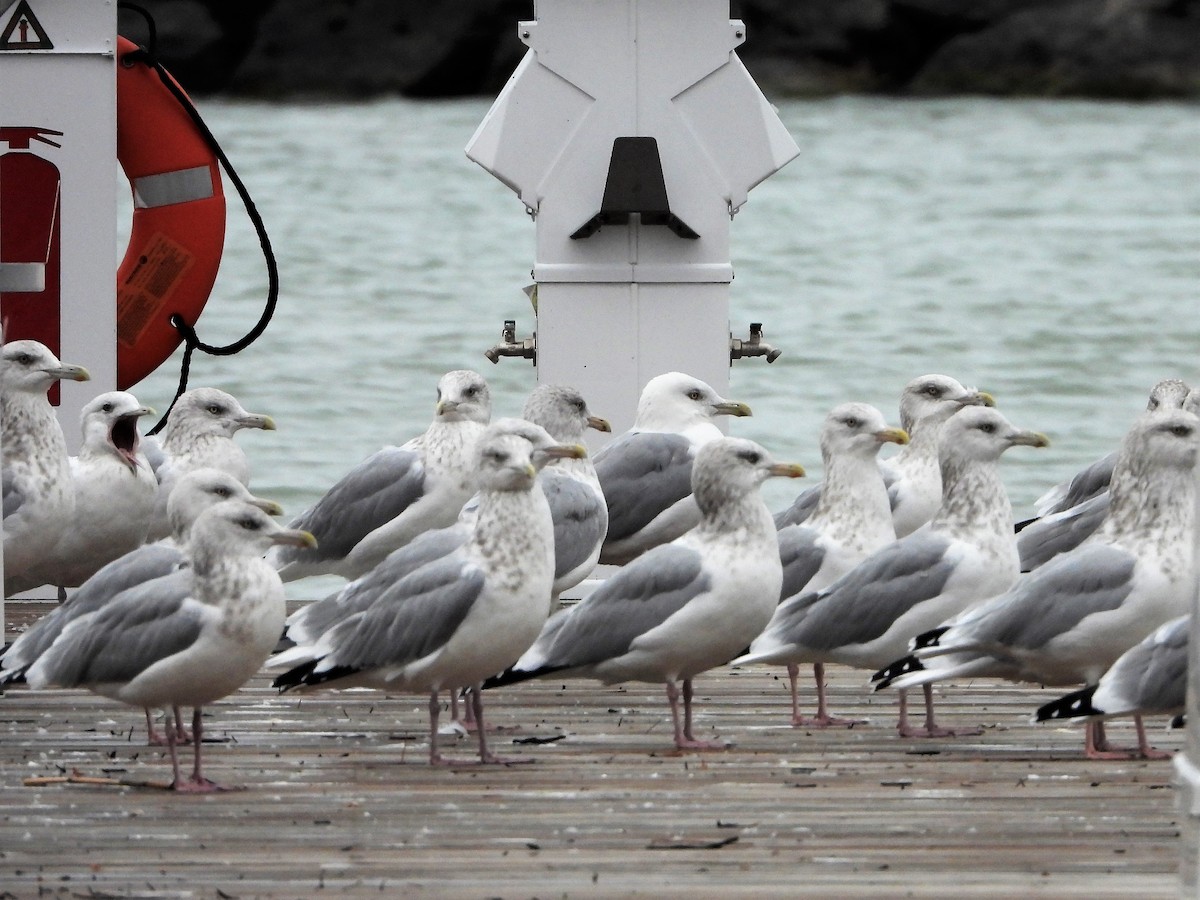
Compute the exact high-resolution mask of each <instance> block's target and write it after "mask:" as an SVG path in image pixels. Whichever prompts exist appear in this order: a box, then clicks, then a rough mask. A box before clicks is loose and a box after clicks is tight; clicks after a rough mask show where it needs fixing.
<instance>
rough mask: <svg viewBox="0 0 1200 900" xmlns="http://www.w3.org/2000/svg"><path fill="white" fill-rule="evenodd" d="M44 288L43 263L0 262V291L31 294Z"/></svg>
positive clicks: (44, 271)
mask: <svg viewBox="0 0 1200 900" xmlns="http://www.w3.org/2000/svg"><path fill="white" fill-rule="evenodd" d="M45 289H46V264H45V263H0V291H3V292H4V293H14V294H31V293H35V292H37V291H44V290H45Z"/></svg>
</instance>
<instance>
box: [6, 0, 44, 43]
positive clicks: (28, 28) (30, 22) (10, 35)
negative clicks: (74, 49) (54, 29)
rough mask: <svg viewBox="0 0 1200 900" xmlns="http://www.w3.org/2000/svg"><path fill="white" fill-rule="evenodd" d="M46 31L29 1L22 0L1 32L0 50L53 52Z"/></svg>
mask: <svg viewBox="0 0 1200 900" xmlns="http://www.w3.org/2000/svg"><path fill="white" fill-rule="evenodd" d="M53 49H54V44H53V43H52V42H51V40H50V37H49V35H47V34H46V29H44V28H43V27H42V23H41V22H39V21H38V20H37V16H35V15H34V14H33V10H32V9H30V8H29V0H20V2H19V3H18V4H17V5H16V7H15V8H14V9H13V14H12V18H11V19H9V20H8V24H7V25H5V26H4V30H3V31H0V50H53Z"/></svg>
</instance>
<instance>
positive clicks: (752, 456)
mask: <svg viewBox="0 0 1200 900" xmlns="http://www.w3.org/2000/svg"><path fill="white" fill-rule="evenodd" d="M738 459H744V460H745V461H746V462H748V463H750V465H752V466H757V465H758V464H759V463H760V462H762V454H761V453H759V452H758V451H757V450H742V451H740V452H739V453H738Z"/></svg>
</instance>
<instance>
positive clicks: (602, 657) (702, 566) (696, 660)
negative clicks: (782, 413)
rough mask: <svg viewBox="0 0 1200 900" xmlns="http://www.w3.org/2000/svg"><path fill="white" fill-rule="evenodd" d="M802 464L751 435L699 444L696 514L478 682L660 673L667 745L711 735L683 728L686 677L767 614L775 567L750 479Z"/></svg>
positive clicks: (775, 551)
mask: <svg viewBox="0 0 1200 900" xmlns="http://www.w3.org/2000/svg"><path fill="white" fill-rule="evenodd" d="M803 474H804V470H803V469H802V468H800V467H799V466H796V465H785V464H778V463H775V462H774V461H773V460H772V459H771V456H770V454H768V453H767V451H766V450H764V449H763V448H762V447H760V446H759V445H758V444H756V443H754V442H753V441H747V440H742V439H738V438H718V439H717V440H714V441H709V442H708V443H706V444H705V445H704V446H703V447H701V448H700V450H699V451H698V452H697V453H696V461H695V465H694V466H693V467H692V474H691V481H692V493H693V496H694V497H695V502H696V504H697V507H698V508H699V510H700V516H701V518H700V523H699V524H698V525H697V526H696V527H695V528H694V529H692V530H691V531H688V532H687V533H686V534H684V535H682V536H681V537H679V538H676V539H675V540H674V541H672V542H671V543H669V544H665V545H662V546H659V547H655V548H654V549H652V550H650V551H648V552H647V553H645V554H644V555H642V556H641V557H639V558H638V559H636V560H634V561H633V562H631V563H629V564H628V565H626V566H624V567H623V568H621V569H620V570H619V571H618V572H616V573H615V574H614V575H612V576H611V577H610V578H608V579H607V580H606V581H605V582H604V583H603V584H602V585H600V586H599V587H598V588H596V590H595V591H593V592H592V593H591V594H589V595H588V597H587V598H586V599H584V600H583V601H581V602H580V603H578V604H575V605H574V606H569V607H567V608H565V609H563V610H560V611H559V612H558V613H556V614H555V615H554V616H553V617H552V618H551V619H550V620H549V621H548V622H546V625H545V627H544V628H543V629H542V633H541V635H540V636H539V637H538V639H537V641H536V642H535V643H534V644H533V646H532V647H530V648H529V650H528V651H527V652H526V653H525V654H524V655H523V656H522V657H521V659H520V660H518V661H517V663H516V664H515V665H514V666H513V667H512V668H511V669H510V670H509V671H508V672H505V673H504V674H503V675H501V676H500V677H498V678H495V679H491V680H490V683H489V686H498V685H502V684H509V683H514V682H518V681H523V680H525V679H527V678H535V677H538V676H539V675H547V674H551V673H553V674H554V675H555V676H556V677H558V676H564V677H579V678H597V679H599V680H600V681H601V682H603V683H605V684H616V683H618V682H622V681H647V682H651V683H664V684H665V685H666V691H667V700H668V702H669V703H670V706H671V717H672V722H673V727H674V737H675V746H676V747H677V748H678V749H680V750H686V749H710V748H714V747H716V746H718V745H715V744H710V743H707V742H704V741H700V740H697V739H696V737H695V735H694V733H693V727H692V726H693V723H692V679H693V678H695V677H696V676H697V675H698V674H700V673H701V672H704V671H706V670H707V669H711V668H713V667H714V666H719V665H721V664H723V663H725V662H728V661H729V659H730V658H731V657H732V656H734V654H736V653H737V652H738V651H739V650H741V649H743V648H745V647H746V645H747V644H749V642H750V641H751V640H752V639H753V638H754V636H755V635H757V634H758V632H759V631H760V630H761V629H762V627H763V626H764V625H766V623H767V621H768V620H769V619H770V617H771V612H772V610H774V608H775V605H776V603H777V602H778V600H779V589H780V586H781V585H782V583H783V572H782V567H781V564H780V561H779V548H778V544H777V542H776V537H775V525H774V522H773V521H772V519H771V513H770V512H769V511H768V510H767V507H766V504H765V503H764V502H763V500H762V497H761V495H760V493H759V491H758V488H759V486H760V485H761V484H762V483H763V481H764V480H765V479H767V478H768V477H770V476H773V475H778V476H787V477H793V478H795V477H799V476H801V475H803ZM681 680H682V682H683V691H682V696H683V706H684V710H683V718H682V721H681V720H680V715H679V697H680V690H679V687H678V686H677V682H679V681H681Z"/></svg>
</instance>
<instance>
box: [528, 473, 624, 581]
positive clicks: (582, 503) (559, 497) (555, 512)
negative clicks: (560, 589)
mask: <svg viewBox="0 0 1200 900" xmlns="http://www.w3.org/2000/svg"><path fill="white" fill-rule="evenodd" d="M538 481H539V483H540V484H541V486H542V492H543V493H544V494H545V495H546V502H547V503H549V505H550V518H551V519H552V520H553V521H554V577H555V578H560V577H562V576H563V575H566V574H567V573H568V572H570V571H571V570H572V569H574V568H576V567H578V566H581V565H583V563H584V562H586V561H587V559H588V557H590V556H591V555H592V552H593V551H594V550H595V549H596V547H597V545H598V544H599V543H600V542H601V541H603V540H604V536H605V534H606V533H607V531H608V510H607V508H606V507H605V505H604V503H603V501H601V499H600V498H599V497H598V496H597V495H596V492H595V491H594V490H592V489H591V488H590V487H588V486H587V485H586V484H584V483H583V482H581V481H577V480H576V479H574V478H572V477H570V476H569V475H560V474H559V473H557V472H555V471H553V470H552V469H546V470H544V471H543V472H542V473H541V475H540V476H539V479H538Z"/></svg>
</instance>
